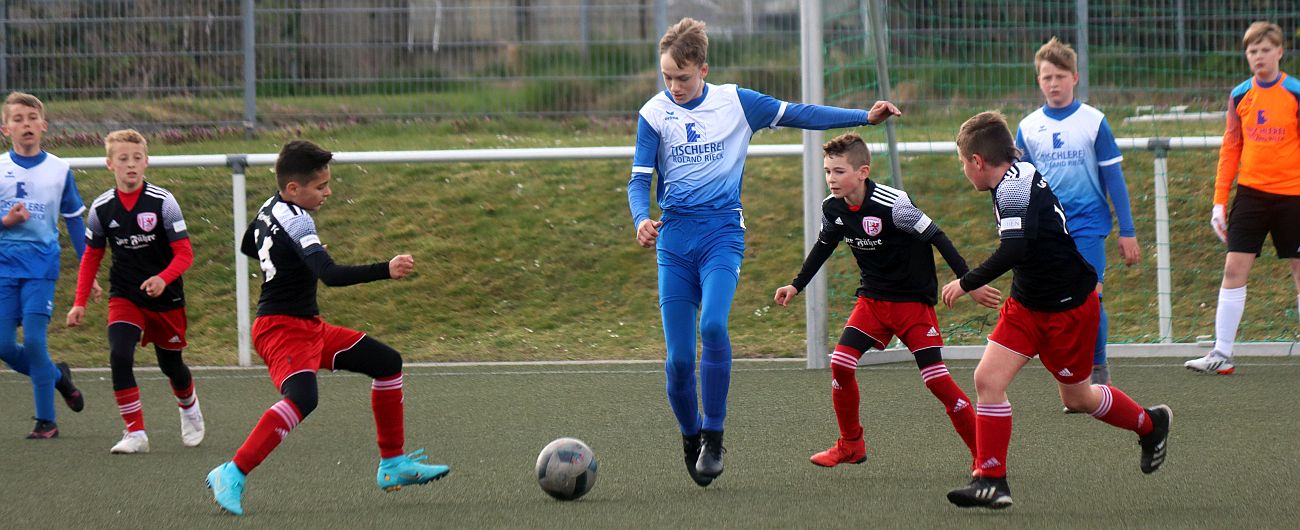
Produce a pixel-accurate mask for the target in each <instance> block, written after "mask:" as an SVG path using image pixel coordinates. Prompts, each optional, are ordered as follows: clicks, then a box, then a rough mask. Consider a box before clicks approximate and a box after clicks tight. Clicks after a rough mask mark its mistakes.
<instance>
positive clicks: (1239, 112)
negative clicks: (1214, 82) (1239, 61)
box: [1214, 73, 1300, 205]
mask: <svg viewBox="0 0 1300 530" xmlns="http://www.w3.org/2000/svg"><path fill="white" fill-rule="evenodd" d="M1233 177H1236V179H1237V183H1238V184H1240V185H1243V186H1250V187H1252V188H1255V189H1257V190H1260V191H1263V192H1266V193H1274V194H1277V195H1300V81H1297V80H1296V79H1293V78H1292V77H1291V76H1288V75H1286V74H1285V73H1282V74H1281V75H1280V76H1279V77H1278V80H1277V81H1274V82H1273V83H1270V84H1267V85H1266V84H1263V83H1260V82H1258V81H1256V80H1255V78H1253V77H1252V78H1250V79H1248V80H1246V82H1244V83H1242V84H1240V85H1237V87H1236V88H1234V89H1232V95H1231V96H1230V97H1229V99H1228V126H1227V128H1226V130H1225V131H1224V132H1223V147H1220V148H1219V170H1218V172H1217V174H1216V175H1215V179H1214V204H1224V205H1226V204H1228V192H1229V191H1230V190H1231V188H1232V179H1233Z"/></svg>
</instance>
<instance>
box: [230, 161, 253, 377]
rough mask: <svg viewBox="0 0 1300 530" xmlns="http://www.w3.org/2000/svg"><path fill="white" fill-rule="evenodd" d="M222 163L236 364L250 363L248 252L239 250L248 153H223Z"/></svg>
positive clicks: (245, 216) (245, 213) (245, 214)
mask: <svg viewBox="0 0 1300 530" xmlns="http://www.w3.org/2000/svg"><path fill="white" fill-rule="evenodd" d="M226 164H227V165H228V166H230V188H231V201H230V202H231V211H232V212H233V214H234V217H235V222H234V225H235V226H234V228H235V230H234V232H235V238H234V239H235V322H236V326H235V330H236V333H237V334H238V335H239V337H238V338H239V365H240V366H252V365H253V356H252V351H251V348H250V345H251V343H252V340H251V338H250V337H251V335H252V325H251V323H250V322H249V318H248V310H249V307H250V304H249V294H248V256H245V255H244V254H243V253H242V252H240V250H239V243H240V240H241V239H242V238H243V235H244V230H245V229H246V228H247V227H246V225H245V224H244V223H247V222H248V204H247V202H248V194H247V191H246V189H245V173H247V171H248V155H229V156H227V157H226Z"/></svg>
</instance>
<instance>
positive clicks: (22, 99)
mask: <svg viewBox="0 0 1300 530" xmlns="http://www.w3.org/2000/svg"><path fill="white" fill-rule="evenodd" d="M9 105H26V106H28V107H31V108H34V109H36V110H38V111H40V112H41V118H42V119H44V118H45V104H44V103H41V100H40V98H38V97H36V96H33V95H31V94H28V93H26V92H10V93H9V97H7V98H5V104H4V110H3V112H2V113H0V119H3V120H4V121H9Z"/></svg>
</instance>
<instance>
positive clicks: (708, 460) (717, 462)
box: [695, 430, 727, 480]
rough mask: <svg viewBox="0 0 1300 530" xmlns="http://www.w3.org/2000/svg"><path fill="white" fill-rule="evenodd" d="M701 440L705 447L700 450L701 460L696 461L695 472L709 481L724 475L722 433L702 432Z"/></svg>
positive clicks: (724, 450)
mask: <svg viewBox="0 0 1300 530" xmlns="http://www.w3.org/2000/svg"><path fill="white" fill-rule="evenodd" d="M700 438H701V439H702V441H703V442H704V446H703V447H701V448H700V459H699V460H696V461H695V472H696V473H699V474H700V476H703V477H705V478H707V479H709V480H713V479H715V478H718V476H719V475H721V474H722V453H725V452H727V450H726V449H725V448H723V447H722V431H709V430H701V431H700Z"/></svg>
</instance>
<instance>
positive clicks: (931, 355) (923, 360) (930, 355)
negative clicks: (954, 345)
mask: <svg viewBox="0 0 1300 530" xmlns="http://www.w3.org/2000/svg"><path fill="white" fill-rule="evenodd" d="M912 358H913V359H915V360H916V367H917V368H920V369H925V368H926V367H928V366H933V365H936V364H939V363H941V362H943V354H942V353H940V351H939V348H938V347H937V346H936V347H933V348H922V349H920V350H917V351H916V353H913V354H912Z"/></svg>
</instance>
